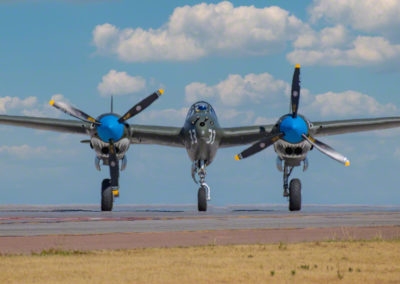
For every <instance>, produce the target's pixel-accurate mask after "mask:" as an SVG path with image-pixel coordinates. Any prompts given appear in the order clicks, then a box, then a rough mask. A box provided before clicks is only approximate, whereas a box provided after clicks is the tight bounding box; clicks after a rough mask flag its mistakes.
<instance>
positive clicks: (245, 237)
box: [0, 226, 400, 254]
mask: <svg viewBox="0 0 400 284" xmlns="http://www.w3.org/2000/svg"><path fill="white" fill-rule="evenodd" d="M399 238H400V227H399V226H382V227H337V228H304V229H251V230H216V231H190V232H189V231H185V232H157V233H110V234H97V235H96V234H91V235H46V236H27V237H21V236H17V237H0V253H2V254H5V253H23V254H29V253H31V252H40V251H42V250H47V249H51V248H56V249H63V250H105V249H134V248H147V247H181V246H199V245H210V244H211V245H230V244H259V243H264V244H266V243H279V242H284V243H297V242H309V241H324V240H358V239H362V240H368V239H382V240H391V239H399Z"/></svg>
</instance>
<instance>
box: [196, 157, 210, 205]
mask: <svg viewBox="0 0 400 284" xmlns="http://www.w3.org/2000/svg"><path fill="white" fill-rule="evenodd" d="M196 174H197V175H198V180H197V179H196ZM206 175H207V172H206V163H205V161H203V160H200V161H194V162H193V165H192V178H193V180H194V182H195V183H196V184H200V188H199V191H198V193H197V208H198V210H199V211H207V201H209V200H211V189H210V187H209V186H208V184H207V183H206V181H205V179H206Z"/></svg>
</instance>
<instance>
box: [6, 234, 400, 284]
mask: <svg viewBox="0 0 400 284" xmlns="http://www.w3.org/2000/svg"><path fill="white" fill-rule="evenodd" d="M399 281H400V241H382V240H375V241H343V242H342V241H330V242H329V241H328V242H314V243H298V244H285V243H280V244H266V245H263V244H260V245H238V246H214V245H210V246H202V247H182V248H161V249H160V248H154V249H153V248H148V249H135V250H121V251H93V252H81V251H62V250H49V251H43V252H42V253H40V254H33V255H29V256H27V255H3V256H0V283H194V282H197V283H270V282H272V283H285V282H290V283H310V282H314V283H326V282H340V283H399Z"/></svg>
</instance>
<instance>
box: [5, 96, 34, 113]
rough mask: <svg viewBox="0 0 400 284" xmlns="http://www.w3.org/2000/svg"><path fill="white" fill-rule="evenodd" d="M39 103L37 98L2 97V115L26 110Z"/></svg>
mask: <svg viewBox="0 0 400 284" xmlns="http://www.w3.org/2000/svg"><path fill="white" fill-rule="evenodd" d="M36 103H37V98H36V97H32V96H31V97H27V98H26V99H20V98H19V97H9V96H6V97H0V113H2V114H4V113H7V112H8V111H9V110H15V109H24V108H29V107H33V106H34V105H36Z"/></svg>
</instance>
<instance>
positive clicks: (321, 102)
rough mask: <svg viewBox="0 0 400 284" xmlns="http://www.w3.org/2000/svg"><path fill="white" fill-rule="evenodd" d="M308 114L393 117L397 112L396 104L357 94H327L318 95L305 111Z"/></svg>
mask: <svg viewBox="0 0 400 284" xmlns="http://www.w3.org/2000/svg"><path fill="white" fill-rule="evenodd" d="M305 111H306V113H307V112H308V111H310V112H317V113H319V114H320V115H322V116H341V117H346V116H367V115H393V114H395V113H396V112H397V107H396V106H395V105H394V104H391V103H388V104H381V103H379V102H378V101H377V100H376V99H375V98H373V97H371V96H368V95H365V94H362V93H359V92H356V91H345V92H341V93H335V92H327V93H324V94H319V95H316V96H315V98H314V101H313V102H312V103H311V104H310V105H308V106H307V107H306V109H305Z"/></svg>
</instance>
